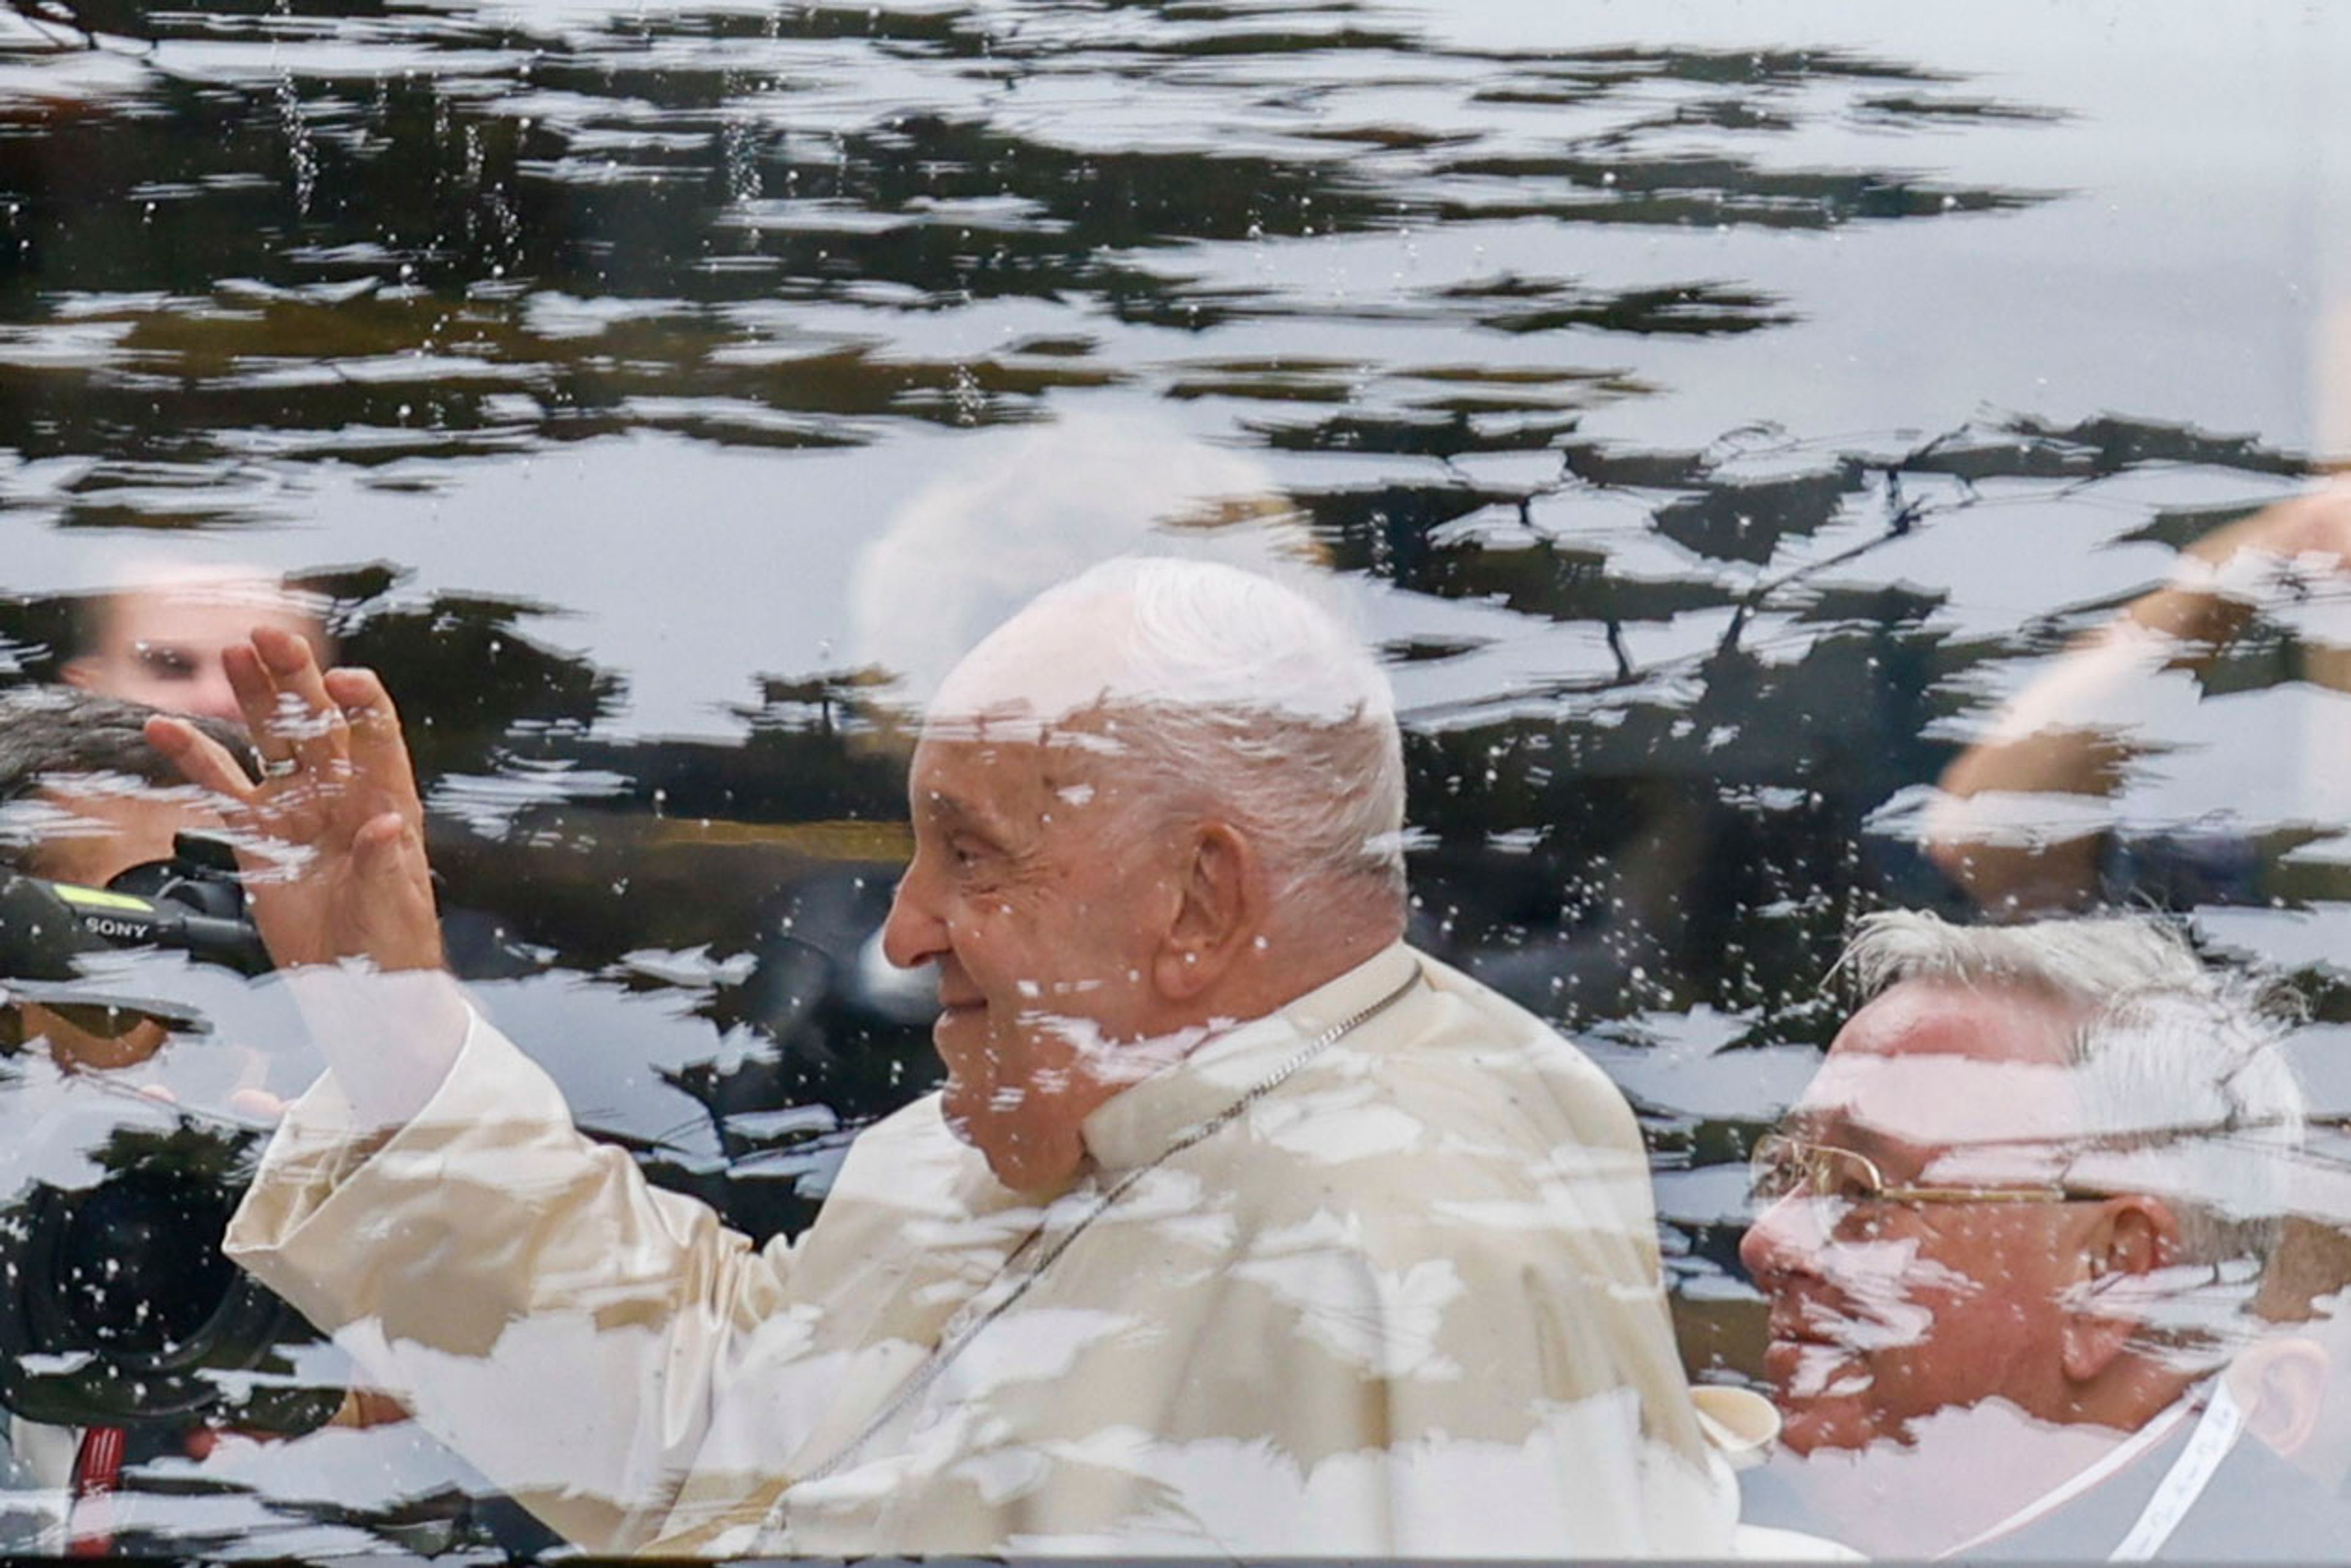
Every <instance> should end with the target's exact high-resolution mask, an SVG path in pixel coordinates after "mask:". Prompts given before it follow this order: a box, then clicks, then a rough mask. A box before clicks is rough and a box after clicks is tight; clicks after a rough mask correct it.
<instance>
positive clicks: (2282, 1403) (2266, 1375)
mask: <svg viewBox="0 0 2351 1568" xmlns="http://www.w3.org/2000/svg"><path fill="white" fill-rule="evenodd" d="M2333 1370H2334V1358H2333V1357H2331V1356H2329V1355H2328V1354H2326V1350H2325V1347H2324V1346H2323V1345H2321V1344H2319V1343H2317V1342H2316V1341H2315V1340H2312V1339H2309V1338H2306V1337H2304V1335H2302V1334H2298V1333H2281V1334H2273V1335H2272V1336H2271V1337H2269V1338H2267V1339H2264V1340H2262V1341H2261V1342H2260V1343H2256V1344H2251V1345H2247V1346H2246V1347H2245V1348H2244V1350H2243V1351H2241V1353H2239V1354H2238V1356H2237V1358H2236V1359H2235V1360H2234V1361H2232V1362H2231V1363H2230V1364H2229V1370H2228V1372H2227V1373H2226V1374H2225V1375H2226V1376H2227V1378H2228V1380H2229V1392H2230V1393H2231V1395H2232V1396H2235V1398H2236V1401H2237V1404H2238V1406H2239V1407H2240V1408H2241V1409H2242V1410H2243V1411H2244V1413H2245V1427H2246V1429H2247V1430H2248V1431H2250V1432H2252V1434H2253V1436H2255V1437H2259V1438H2260V1439H2261V1440H2262V1442H2264V1443H2266V1444H2268V1445H2269V1447H2270V1451H2271V1452H2272V1453H2274V1454H2279V1455H2282V1456H2283V1457H2284V1458H2294V1455H2296V1454H2298V1453H2300V1452H2301V1451H2302V1450H2303V1449H2304V1448H2307V1447H2308V1446H2309V1444H2310V1439H2311V1437H2312V1435H2313V1434H2314V1433H2315V1432H2316V1431H2317V1430H2318V1414H2319V1410H2320V1408H2321V1406H2323V1405H2324V1404H2325V1399H2326V1385H2327V1383H2328V1380H2329V1378H2330V1376H2331V1375H2332V1373H2333Z"/></svg>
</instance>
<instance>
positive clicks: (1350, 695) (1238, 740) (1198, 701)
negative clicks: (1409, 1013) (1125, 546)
mask: <svg viewBox="0 0 2351 1568" xmlns="http://www.w3.org/2000/svg"><path fill="white" fill-rule="evenodd" d="M1301 586H1302V585H1301ZM1008 691H1017V692H1018V694H1019V700H1020V704H1021V706H1022V708H1023V709H1024V711H1025V713H1026V715H1027V716H1028V717H1029V719H1030V720H1031V721H1033V722H1036V723H1039V724H1042V725H1048V726H1050V725H1055V724H1058V723H1060V722H1061V721H1064V720H1066V719H1068V718H1071V717H1072V716H1088V722H1089V726H1090V727H1091V728H1092V730H1093V731H1094V732H1095V733H1096V734H1097V735H1098V736H1099V737H1100V738H1101V739H1102V740H1103V741H1106V742H1107V743H1109V744H1111V745H1113V746H1115V747H1116V748H1117V750H1118V752H1119V754H1120V755H1121V756H1122V757H1123V758H1125V759H1126V760H1127V761H1128V762H1129V763H1130V764H1131V765H1132V766H1134V768H1137V769H1138V770H1139V771H1140V774H1141V776H1142V777H1143V779H1144V780H1145V783H1146V794H1147V795H1148V796H1149V797H1150V798H1152V799H1154V800H1157V801H1158V802H1161V803H1163V804H1165V803H1167V802H1171V801H1173V802H1175V803H1178V804H1179V806H1180V805H1181V804H1182V803H1185V802H1190V803H1193V804H1195V805H1196V806H1199V807H1202V808H1208V809H1213V810H1216V811H1217V813H1218V814H1220V815H1222V816H1224V817H1225V818H1227V819H1228V820H1230V821H1232V822H1233V823H1234V825H1236V826H1238V827H1240V828H1242V829H1243V830H1244V831H1247V832H1249V835H1250V838H1251V841H1253V842H1254V843H1255V844H1257V846H1258V847H1259V852H1260V853H1262V854H1263V855H1264V857H1265V860H1266V862H1267V864H1268V866H1269V868H1270V870H1271V872H1272V873H1273V875H1274V877H1275V880H1276V883H1277V885H1278V886H1279V887H1280V888H1281V889H1282V891H1283V892H1284V893H1285V894H1296V893H1298V892H1300V891H1302V890H1304V889H1307V888H1310V887H1315V886H1323V885H1340V884H1353V885H1356V886H1361V885H1363V884H1364V883H1371V884H1374V885H1376V886H1377V887H1378V888H1380V889H1381V890H1383V892H1384V894H1387V895H1390V896H1392V897H1394V898H1395V899H1396V900H1397V901H1399V903H1400V901H1401V899H1402V896H1403V891H1404V857H1403V841H1404V805H1405V799H1404V798H1405V777H1404V745H1403V740H1402V738H1401V737H1400V736H1399V734H1398V732H1397V729H1396V719H1395V695H1394V694H1393V693H1392V692H1391V691H1390V689H1389V686H1388V680H1387V675H1386V673H1385V672H1384V671H1383V670H1382V669H1381V667H1380V665H1379V663H1378V661H1377V660H1375V659H1374V657H1373V656H1372V654H1371V653H1370V651H1369V650H1368V649H1367V648H1365V646H1364V643H1363V641H1362V640H1361V639H1360V638H1358V637H1357V636H1355V635H1354V634H1353V632H1350V631H1349V630H1348V629H1347V627H1346V626H1345V625H1344V624H1343V622H1341V621H1340V620H1339V619H1338V617H1337V616H1336V615H1335V614H1334V613H1332V612H1330V611H1328V610H1325V609H1324V608H1323V607H1322V605H1320V604H1318V603H1316V602H1315V601H1314V600H1313V599H1312V598H1311V597H1309V594H1308V593H1307V592H1306V591H1301V588H1293V587H1291V586H1289V585H1287V584H1285V583H1282V582H1278V581H1276V580H1273V579H1272V578H1271V577H1269V576H1266V575H1263V574H1261V573H1259V572H1253V571H1247V570H1241V569H1239V568H1238V567H1232V566H1227V565H1224V564H1221V563H1218V562H1213V561H1202V560H1188V559H1170V558H1166V557H1155V556H1131V557H1124V558H1122V559H1115V560H1110V561H1105V562H1103V563H1102V564H1101V565H1099V566H1097V567H1094V568H1093V569H1092V570H1089V571H1086V572H1083V573H1081V574H1080V575H1079V576H1077V577H1074V578H1071V580H1068V581H1067V582H1064V583H1061V584H1060V585H1059V586H1057V587H1054V588H1051V589H1049V590H1048V591H1045V592H1044V593H1041V594H1040V595H1039V596H1038V597H1037V598H1036V599H1035V600H1033V601H1030V603H1029V606H1028V608H1026V609H1024V610H1022V611H1021V612H1020V613H1019V614H1018V615H1016V616H1015V617H1013V619H1012V620H1011V621H1009V622H1006V623H1005V625H1003V626H1002V627H1000V628H998V631H997V632H995V633H994V634H992V635H991V636H990V637H988V638H987V641H986V642H984V643H981V644H980V646H979V647H978V648H977V649H975V650H973V652H972V654H971V656H970V657H969V658H968V659H967V660H966V661H965V662H964V664H962V665H961V666H959V667H958V668H957V669H956V672H955V674H953V675H951V676H950V677H949V679H948V681H947V683H946V686H944V687H943V688H942V690H941V693H940V700H939V704H938V706H936V707H935V708H934V710H933V713H932V716H931V723H932V727H934V728H937V727H941V726H942V725H946V726H952V725H954V724H956V723H957V722H960V711H961V709H962V706H963V701H967V702H968V703H969V704H970V705H971V706H970V711H972V712H982V711H987V710H989V709H991V707H992V706H993V705H994V703H995V702H996V700H997V699H998V698H999V697H1000V696H1001V695H1003V694H1005V693H1006V692H1008ZM958 694H963V700H962V701H959V697H958Z"/></svg>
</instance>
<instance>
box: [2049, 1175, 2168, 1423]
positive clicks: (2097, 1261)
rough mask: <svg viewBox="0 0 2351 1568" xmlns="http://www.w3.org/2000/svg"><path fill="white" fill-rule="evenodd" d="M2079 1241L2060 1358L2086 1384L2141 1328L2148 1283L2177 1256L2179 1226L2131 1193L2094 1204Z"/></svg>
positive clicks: (2158, 1204) (2164, 1209) (2163, 1208)
mask: <svg viewBox="0 0 2351 1568" xmlns="http://www.w3.org/2000/svg"><path fill="white" fill-rule="evenodd" d="M2077 1239H2078V1247H2077V1250H2076V1253H2075V1260H2074V1281H2073V1284H2074V1291H2075V1299H2074V1306H2073V1308H2072V1310H2071V1311H2070V1312H2067V1314H2066V1319H2065V1329H2064V1346H2063V1353H2062V1354H2063V1355H2064V1366H2065V1375H2066V1376H2067V1377H2069V1378H2071V1379H2073V1380H2074V1382H2076V1383H2087V1382H2089V1381H2090V1380H2091V1379H2092V1378H2095V1377H2096V1376H2097V1375H2099V1374H2100V1373H2102V1372H2104V1371H2105V1369H2106V1367H2107V1366H2108V1365H2109V1364H2112V1363H2113V1361H2114V1359H2115V1357H2116V1356H2117V1355H2119V1354H2122V1352H2123V1350H2124V1349H2125V1348H2126V1346H2127V1345H2128V1344H2129V1343H2130V1342H2131V1337H2132V1336H2133V1335H2134V1334H2136V1333H2138V1331H2139V1329H2140V1327H2141V1325H2142V1324H2144V1323H2145V1322H2146V1316H2147V1299H2148V1298H2147V1291H2149V1290H2150V1289H2152V1286H2151V1284H2150V1277H2151V1276H2152V1275H2154V1273H2155V1272H2156V1271H2157V1270H2159V1269H2162V1268H2165V1267H2167V1266H2168V1265H2169V1264H2170V1262H2171V1260H2173V1259H2174V1258H2176V1257H2178V1256H2179V1219H2178V1218H2176V1217H2175V1216H2174V1215H2173V1214H2172V1212H2171V1208H2170V1206H2169V1205H2168V1204H2166V1203H2165V1202H2164V1201H2163V1200H2162V1199H2161V1198H2159V1197H2148V1196H2147V1195H2146V1194H2144V1193H2130V1194H2126V1195H2125V1196H2123V1197H2110V1198H2107V1199H2106V1200H2105V1201H2104V1202H2103V1203H2101V1204H2099V1205H2098V1207H2097V1209H2096V1211H2095V1216H2094V1218H2092V1219H2091V1221H2090V1223H2089V1225H2088V1227H2087V1228H2086V1229H2085V1230H2083V1231H2081V1232H2078V1233H2077Z"/></svg>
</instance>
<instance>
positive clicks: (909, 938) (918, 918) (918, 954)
mask: <svg viewBox="0 0 2351 1568" xmlns="http://www.w3.org/2000/svg"><path fill="white" fill-rule="evenodd" d="M920 871H921V868H920V866H919V865H910V866H908V867H907V868H906V874H905V875H904V876H902V877H900V878H899V879H898V890H897V891H896V892H895V893H893V894H891V895H890V918H889V919H887V920H885V921H883V923H882V956H883V957H885V958H887V959H889V960H890V962H892V963H893V964H895V965H896V966H897V967H900V968H901V969H911V968H913V967H914V966H916V965H917V964H927V963H929V962H930V961H931V960H932V959H934V958H935V957H937V956H939V955H940V954H942V953H944V952H946V950H947V928H946V922H945V921H943V920H941V919H940V918H939V917H938V915H936V914H935V913H934V912H933V910H932V909H931V907H930V904H929V902H928V900H927V899H925V896H924V894H923V889H922V886H921V883H920V882H919V880H918V878H919V874H920Z"/></svg>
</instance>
